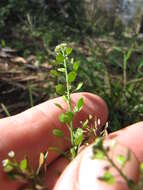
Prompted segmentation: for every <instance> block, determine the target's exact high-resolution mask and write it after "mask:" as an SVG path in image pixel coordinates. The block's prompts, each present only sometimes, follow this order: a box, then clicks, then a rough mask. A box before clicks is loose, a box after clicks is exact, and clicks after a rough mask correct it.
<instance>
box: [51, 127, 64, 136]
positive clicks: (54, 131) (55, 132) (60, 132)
mask: <svg viewBox="0 0 143 190" xmlns="http://www.w3.org/2000/svg"><path fill="white" fill-rule="evenodd" d="M53 135H55V136H57V137H63V136H64V132H63V131H61V130H60V129H53Z"/></svg>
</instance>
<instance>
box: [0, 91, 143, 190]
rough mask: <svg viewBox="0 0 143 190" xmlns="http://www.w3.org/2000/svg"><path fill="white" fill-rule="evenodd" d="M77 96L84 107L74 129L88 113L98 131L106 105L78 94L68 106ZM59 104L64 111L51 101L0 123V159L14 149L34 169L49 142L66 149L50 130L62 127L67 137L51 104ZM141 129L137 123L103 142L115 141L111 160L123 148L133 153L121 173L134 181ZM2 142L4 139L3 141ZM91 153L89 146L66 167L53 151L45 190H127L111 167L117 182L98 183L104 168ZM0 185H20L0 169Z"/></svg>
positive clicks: (140, 156)
mask: <svg viewBox="0 0 143 190" xmlns="http://www.w3.org/2000/svg"><path fill="white" fill-rule="evenodd" d="M81 96H84V102H85V106H84V108H83V111H82V112H80V113H79V114H78V115H77V116H76V118H75V121H74V126H77V125H78V124H79V121H80V120H85V119H86V117H87V116H88V114H91V115H96V116H97V117H99V118H100V120H101V125H100V128H102V126H103V125H104V124H105V122H106V120H107V113H108V111H107V106H106V104H105V103H104V101H103V100H102V99H101V98H99V97H98V96H95V95H92V94H89V93H82V94H81V93H80V94H76V95H73V96H72V105H75V102H77V100H78V99H79V98H80V97H81ZM59 101H60V104H62V106H63V107H64V109H67V108H66V105H65V103H64V102H63V101H62V99H54V100H50V101H47V102H45V103H43V104H41V105H39V106H36V107H34V108H33V109H30V110H27V111H26V112H24V113H21V114H19V115H16V116H13V117H10V118H6V119H2V120H0V125H1V126H2V127H1V128H0V130H1V131H0V140H1V146H0V155H1V158H2V159H4V158H5V157H7V152H9V151H10V150H14V151H15V152H16V155H17V159H19V160H20V159H22V158H23V156H24V155H25V154H26V155H29V160H31V163H32V164H33V167H35V165H36V164H37V160H38V157H39V153H40V152H41V151H44V150H46V148H47V147H48V146H51V142H55V146H56V145H58V147H59V146H60V148H61V149H62V150H65V149H67V148H68V147H69V146H70V144H68V143H67V142H65V141H63V140H62V139H59V138H55V137H54V136H53V135H52V129H53V128H55V127H56V128H57V127H59V128H61V127H62V129H63V130H64V132H65V134H67V135H68V130H67V128H66V127H65V126H61V124H60V123H59V120H58V116H59V114H60V112H61V111H60V110H59V109H57V108H56V107H55V106H54V103H57V102H58V103H59ZM49 110H50V113H49ZM56 118H57V120H56ZM92 122H93V121H91V123H92ZM12 127H13V129H14V130H13V131H12V130H11V128H12ZM142 128H143V122H140V123H137V124H134V125H132V126H130V127H127V128H125V129H123V130H120V131H118V132H115V133H112V134H111V135H109V136H108V139H107V142H108V143H109V144H110V142H111V139H116V140H117V141H118V142H119V145H118V147H117V148H116V149H112V148H111V152H110V155H111V156H112V158H113V159H115V157H116V154H117V153H121V154H126V150H127V149H126V147H128V148H130V149H131V150H132V151H133V153H132V156H131V160H130V162H129V163H128V165H127V166H126V167H125V169H124V172H125V173H126V175H127V176H128V177H129V178H131V179H133V180H134V181H137V180H138V178H139V163H138V160H139V161H142V160H143V151H142V146H140V145H141V144H142V141H143V140H142V130H143V129H142ZM5 139H7V140H6V141H5ZM25 139H26V140H25ZM33 146H34V148H33ZM91 150H92V145H90V146H88V147H86V148H83V150H82V151H81V152H80V153H79V155H78V156H77V157H76V159H74V160H73V161H72V162H71V163H70V164H69V162H68V161H67V160H66V159H65V158H62V157H59V158H57V157H58V155H57V154H56V153H55V152H50V153H49V156H48V160H47V161H48V163H49V165H48V170H47V177H46V183H47V187H48V188H49V190H60V189H62V190H64V189H65V190H67V189H68V190H85V189H95V190H96V189H98V190H99V189H100V190H105V189H106V190H129V188H128V187H127V185H126V184H125V182H124V180H122V178H120V177H119V175H117V173H116V171H115V170H114V169H113V168H111V172H113V174H115V176H116V181H117V182H116V184H115V185H114V186H109V185H107V184H105V183H103V182H101V181H99V180H98V177H99V176H101V174H103V171H104V167H105V166H106V164H107V163H103V162H101V161H94V162H93V161H92V160H91V159H90V155H91ZM55 168H56V171H55ZM94 171H96V172H94ZM60 173H62V175H61V176H59V174H60ZM0 183H1V188H2V189H5V190H7V189H14V190H17V189H18V187H20V186H21V184H20V183H18V182H14V183H12V182H10V181H9V180H8V179H7V177H6V175H4V173H3V172H2V169H1V170H0Z"/></svg>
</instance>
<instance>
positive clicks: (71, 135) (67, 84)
mask: <svg viewBox="0 0 143 190" xmlns="http://www.w3.org/2000/svg"><path fill="white" fill-rule="evenodd" d="M64 68H65V77H66V88H67V98H68V109H69V111H71V97H70V86H69V81H68V70H67V62H66V57H65V59H64ZM69 130H70V137H71V144H72V146H73V145H74V139H73V122H72V121H71V122H70V125H69Z"/></svg>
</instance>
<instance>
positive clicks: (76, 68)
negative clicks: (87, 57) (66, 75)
mask: <svg viewBox="0 0 143 190" xmlns="http://www.w3.org/2000/svg"><path fill="white" fill-rule="evenodd" d="M79 65H80V63H79V61H76V62H75V63H74V65H73V70H74V71H77V70H78V68H79Z"/></svg>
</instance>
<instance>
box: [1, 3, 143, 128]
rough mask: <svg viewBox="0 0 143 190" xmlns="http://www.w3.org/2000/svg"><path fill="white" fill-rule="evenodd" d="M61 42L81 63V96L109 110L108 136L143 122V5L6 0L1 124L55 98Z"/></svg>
mask: <svg viewBox="0 0 143 190" xmlns="http://www.w3.org/2000/svg"><path fill="white" fill-rule="evenodd" d="M61 42H67V43H68V44H69V45H70V46H71V47H72V48H73V56H74V57H75V59H77V60H79V61H80V69H79V74H78V77H77V79H76V83H78V82H79V81H84V85H83V87H82V90H81V91H88V92H92V93H96V94H98V95H100V96H101V97H102V98H103V99H104V100H105V101H106V103H107V104H108V107H109V110H110V111H109V113H110V115H109V131H115V130H118V129H120V128H122V127H125V126H127V125H129V124H132V123H134V122H137V121H141V120H143V0H70V1H69V0H24V1H20V0H1V1H0V117H1V118H2V117H5V116H7V115H14V114H16V113H19V112H20V111H23V110H25V109H27V108H29V107H31V106H33V105H36V104H38V103H40V102H42V101H45V100H47V99H49V98H52V97H55V96H56V94H55V85H56V84H57V82H58V80H60V79H59V78H58V80H57V78H56V77H53V76H52V75H51V74H50V72H51V70H52V69H54V67H55V64H54V60H55V53H54V48H55V46H56V45H58V44H59V43H61ZM76 83H75V85H76Z"/></svg>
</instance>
